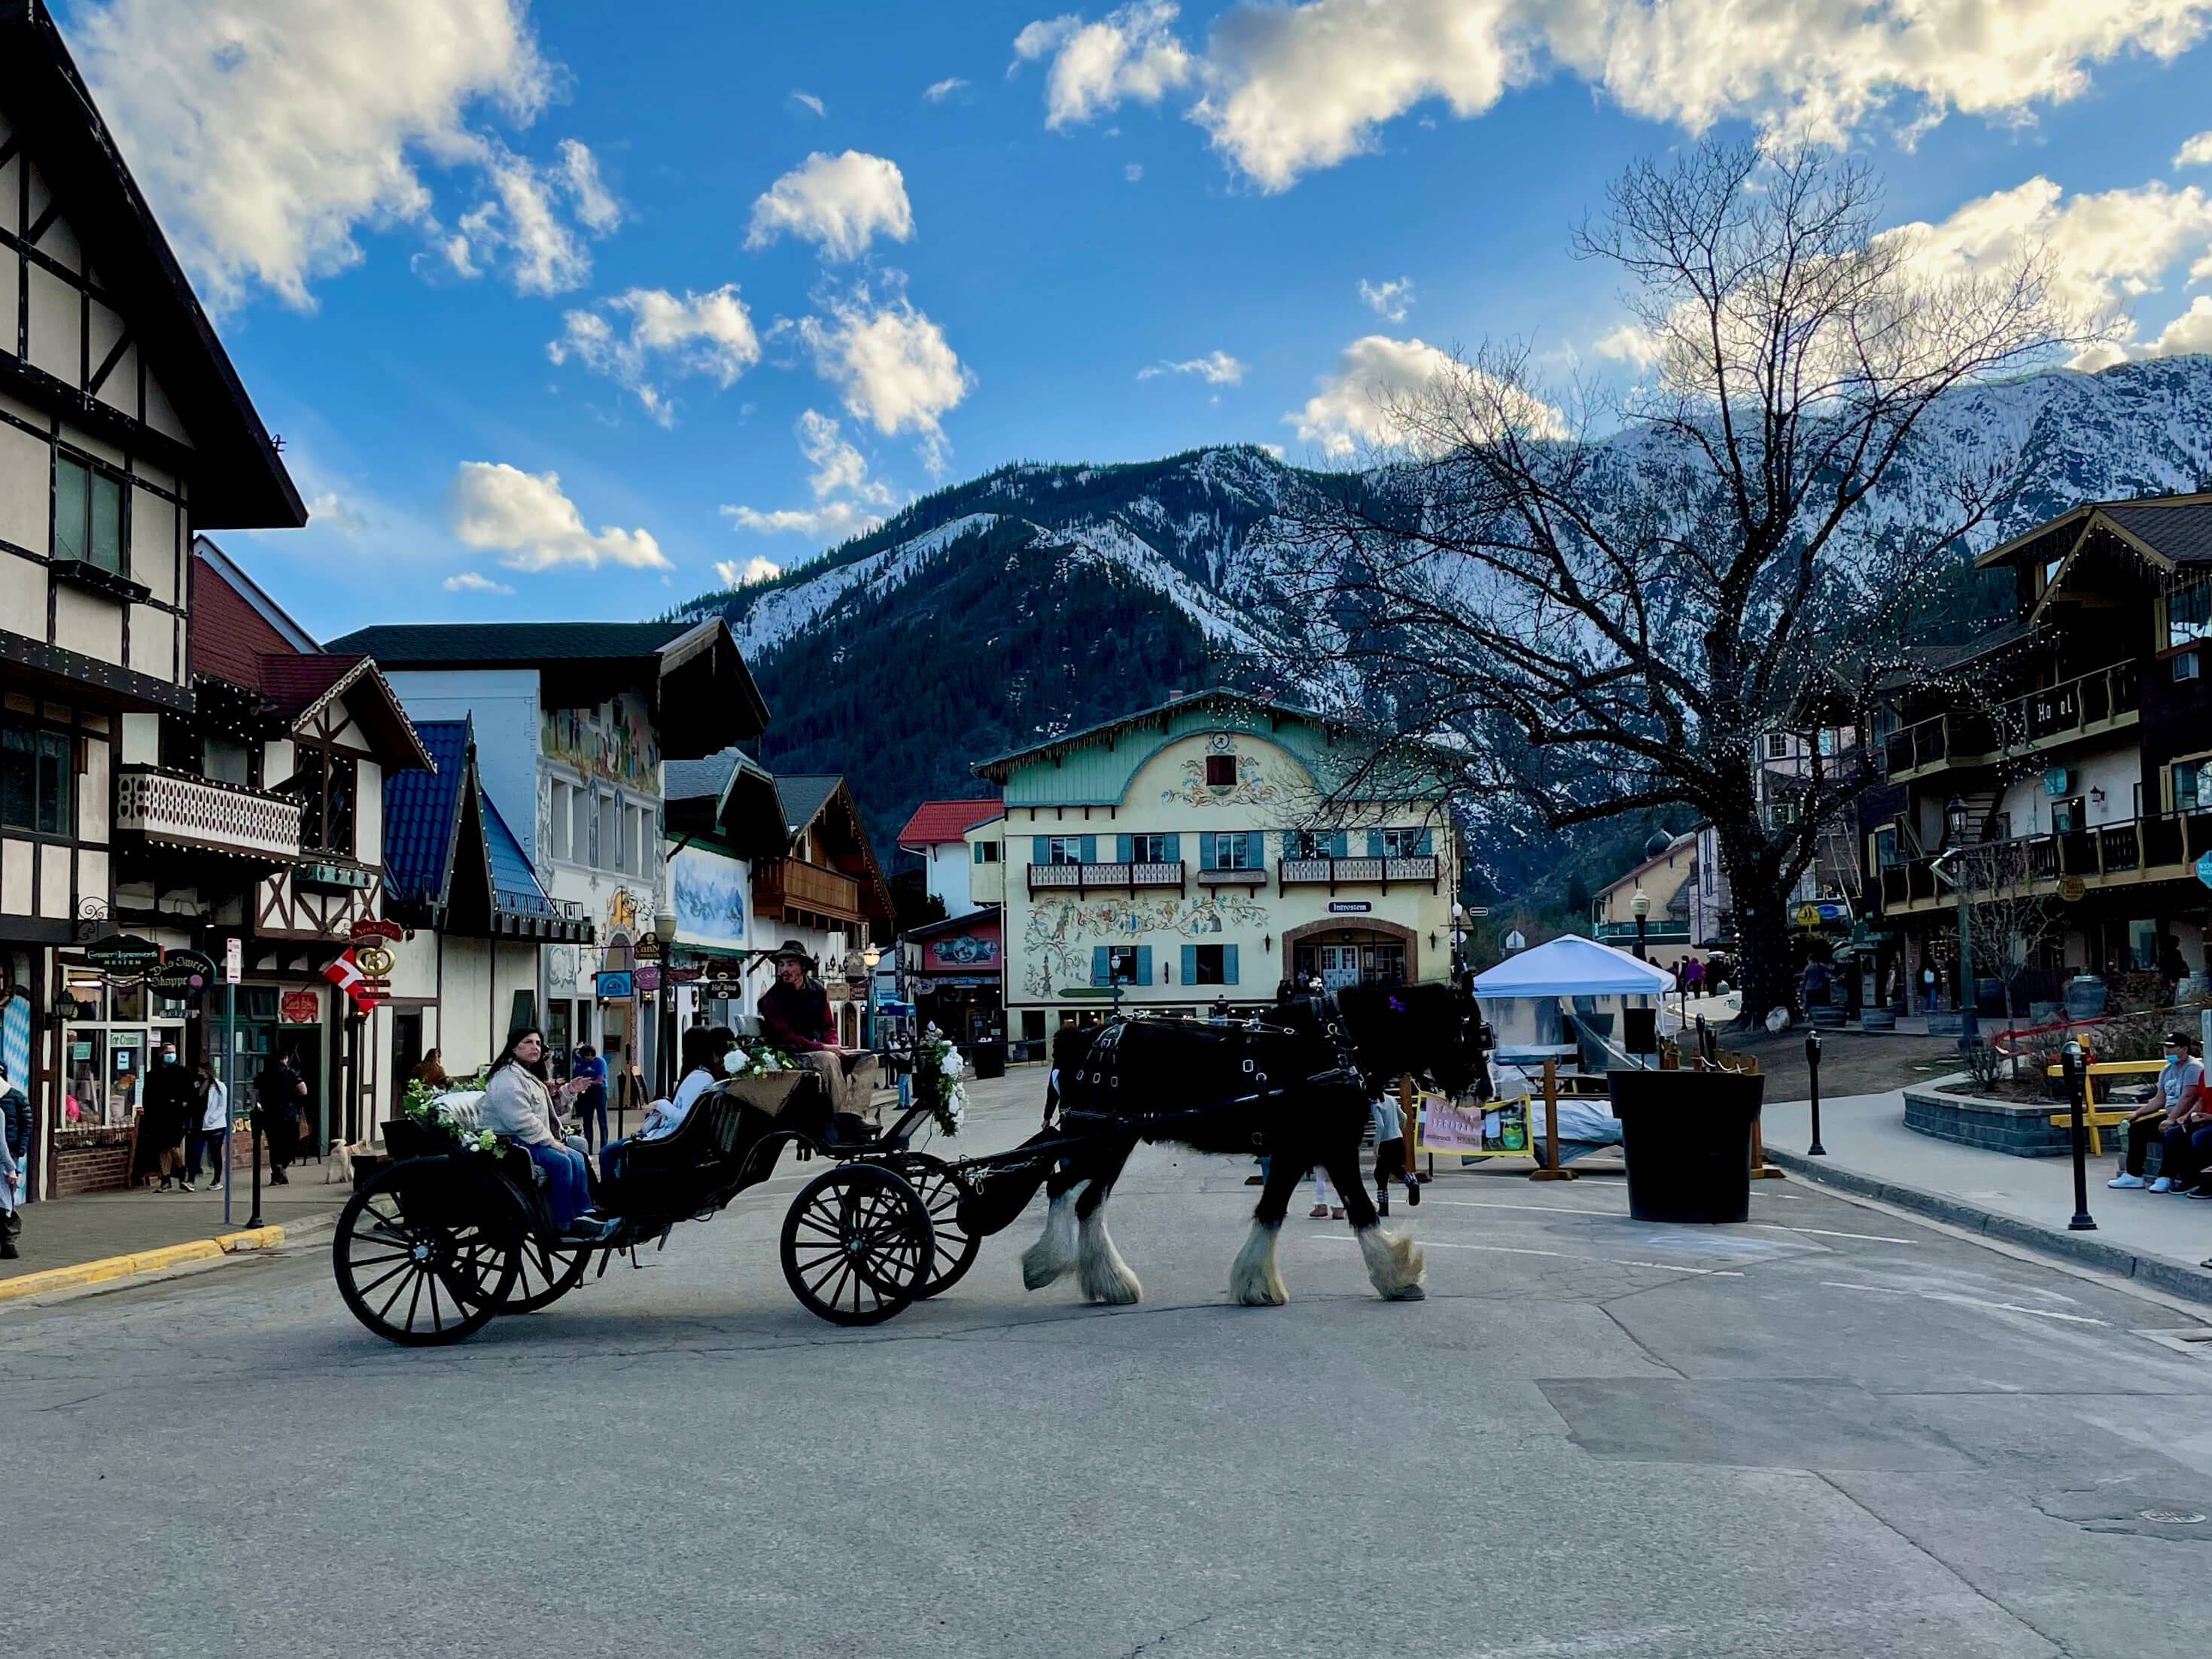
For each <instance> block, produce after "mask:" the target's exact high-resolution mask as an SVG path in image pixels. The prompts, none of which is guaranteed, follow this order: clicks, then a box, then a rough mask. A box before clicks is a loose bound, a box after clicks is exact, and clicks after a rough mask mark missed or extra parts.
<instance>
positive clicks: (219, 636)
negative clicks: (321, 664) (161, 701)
mask: <svg viewBox="0 0 2212 1659" xmlns="http://www.w3.org/2000/svg"><path fill="white" fill-rule="evenodd" d="M191 653H192V672H194V673H195V674H210V675H213V676H214V677H215V678H216V679H219V680H228V681H229V682H230V683H231V684H233V685H242V686H245V687H246V689H247V690H252V691H258V690H261V689H262V685H261V679H262V671H263V665H264V664H265V663H266V662H267V661H268V660H269V659H270V658H272V657H281V656H287V655H296V654H298V653H296V652H295V650H294V647H293V645H292V642H291V641H289V640H288V639H286V638H285V637H284V636H283V635H282V634H280V633H279V632H277V630H276V627H275V626H274V625H273V624H272V623H270V621H269V619H268V618H267V617H264V616H263V615H262V614H261V613H260V612H259V611H256V610H255V609H254V608H253V606H252V605H251V604H250V603H248V602H247V600H246V596H245V595H244V594H242V593H240V592H239V591H238V590H237V589H236V588H234V587H233V586H231V585H230V584H229V583H228V582H227V581H225V580H223V578H222V574H221V573H219V572H218V571H217V570H216V568H215V567H214V566H213V565H211V564H210V563H209V562H207V561H206V560H205V559H203V558H199V557H197V556H195V557H194V558H193V560H192V644H191Z"/></svg>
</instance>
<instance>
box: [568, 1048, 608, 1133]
mask: <svg viewBox="0 0 2212 1659" xmlns="http://www.w3.org/2000/svg"><path fill="white" fill-rule="evenodd" d="M568 1079H569V1081H571V1082H575V1081H577V1080H578V1079H582V1080H583V1081H584V1085H585V1086H584V1091H583V1092H582V1093H581V1094H580V1095H578V1096H577V1097H576V1127H577V1128H578V1129H580V1131H582V1133H583V1136H584V1146H585V1149H586V1151H590V1150H591V1149H592V1148H594V1147H596V1148H597V1149H598V1150H599V1152H605V1151H606V1149H607V1063H606V1061H605V1060H601V1059H600V1058H599V1053H598V1051H597V1050H595V1049H594V1048H592V1045H591V1044H590V1043H588V1042H580V1043H578V1044H577V1045H576V1051H575V1053H574V1055H573V1056H572V1057H571V1058H570V1060H569V1062H568ZM594 1119H596V1120H597V1121H598V1123H599V1136H598V1138H597V1139H593V1138H592V1121H593V1120H594Z"/></svg>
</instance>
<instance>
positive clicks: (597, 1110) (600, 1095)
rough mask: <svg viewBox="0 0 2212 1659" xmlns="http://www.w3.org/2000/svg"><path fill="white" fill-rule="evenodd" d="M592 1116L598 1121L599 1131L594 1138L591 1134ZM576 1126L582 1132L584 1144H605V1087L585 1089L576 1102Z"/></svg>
mask: <svg viewBox="0 0 2212 1659" xmlns="http://www.w3.org/2000/svg"><path fill="white" fill-rule="evenodd" d="M594 1117H596V1118H598V1119H599V1135H598V1137H597V1138H596V1139H594V1138H593V1136H592V1119H593V1118H594ZM576 1127H578V1128H580V1129H581V1130H582V1131H583V1132H584V1145H585V1146H605V1145H606V1144H607V1091H605V1089H592V1090H590V1091H586V1094H585V1096H584V1097H583V1099H581V1100H580V1101H579V1102H578V1103H576Z"/></svg>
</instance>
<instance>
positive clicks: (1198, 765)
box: [1160, 732, 1283, 806]
mask: <svg viewBox="0 0 2212 1659" xmlns="http://www.w3.org/2000/svg"><path fill="white" fill-rule="evenodd" d="M1222 755H1226V756H1229V757H1231V759H1233V760H1235V761H1236V763H1237V781H1236V782H1235V783H1234V784H1231V785H1228V786H1226V787H1224V786H1222V785H1218V784H1209V783H1207V782H1206V762H1207V761H1208V760H1210V759H1212V758H1215V757H1219V756H1222ZM1282 793H1283V790H1282V786H1281V785H1279V783H1277V782H1276V781H1274V780H1273V779H1272V778H1270V777H1269V776H1268V775H1267V770H1266V769H1265V768H1263V767H1262V766H1261V764H1260V761H1259V757H1257V756H1255V755H1248V754H1246V753H1244V752H1243V750H1240V749H1238V748H1237V740H1236V738H1232V737H1231V736H1230V735H1229V734H1228V733H1227V732H1215V733H1214V734H1213V735H1212V737H1210V738H1207V739H1206V747H1205V748H1204V749H1203V750H1200V752H1199V753H1197V754H1195V755H1191V756H1188V757H1186V758H1185V759H1184V761H1183V763H1182V782H1181V783H1179V784H1176V785H1175V786H1174V787H1170V788H1166V789H1163V790H1161V791H1160V804H1161V805H1164V806H1266V805H1270V804H1271V803H1273V801H1275V800H1276V799H1279V797H1280V796H1281V795H1282Z"/></svg>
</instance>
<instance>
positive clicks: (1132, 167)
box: [1121, 161, 1145, 184]
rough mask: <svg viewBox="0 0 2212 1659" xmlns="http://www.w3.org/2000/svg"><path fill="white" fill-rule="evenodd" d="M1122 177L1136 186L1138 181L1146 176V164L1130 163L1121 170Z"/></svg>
mask: <svg viewBox="0 0 2212 1659" xmlns="http://www.w3.org/2000/svg"><path fill="white" fill-rule="evenodd" d="M1121 176H1122V177H1123V178H1124V179H1127V180H1128V181H1129V182H1130V183H1131V184H1135V183H1136V182H1137V180H1138V179H1141V178H1143V177H1144V176H1145V164H1144V163H1143V162H1142V161H1132V162H1130V163H1129V165H1128V166H1127V167H1123V168H1122V169H1121Z"/></svg>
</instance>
